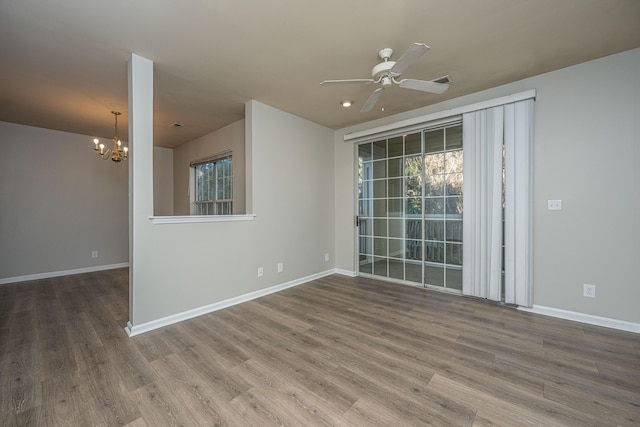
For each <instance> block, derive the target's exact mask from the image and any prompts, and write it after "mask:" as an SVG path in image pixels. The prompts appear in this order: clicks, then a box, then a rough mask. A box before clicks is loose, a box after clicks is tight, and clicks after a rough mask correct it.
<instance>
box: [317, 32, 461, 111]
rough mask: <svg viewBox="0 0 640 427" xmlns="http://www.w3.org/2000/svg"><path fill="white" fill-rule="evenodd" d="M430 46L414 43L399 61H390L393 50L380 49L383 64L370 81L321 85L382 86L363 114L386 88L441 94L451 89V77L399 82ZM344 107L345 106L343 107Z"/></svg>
mask: <svg viewBox="0 0 640 427" xmlns="http://www.w3.org/2000/svg"><path fill="white" fill-rule="evenodd" d="M428 50H429V46H427V45H426V44H424V43H414V44H412V45H411V46H409V48H408V49H407V50H406V51H405V52H404V53H403V54H402V55H401V56H400V59H398V60H397V61H390V59H391V56H392V55H393V49H391V48H384V49H380V51H379V52H378V56H379V57H380V59H381V60H382V62H381V63H379V64H377V65H375V66H374V67H373V69H372V70H371V78H370V79H342V80H325V81H323V82H322V83H320V84H321V85H323V86H324V85H335V84H378V83H380V84H381V87H379V88H377V89H375V90H374V91H373V92H372V93H371V95H370V96H369V99H367V101H366V102H365V103H364V105H363V106H362V108H361V109H360V111H361V112H363V113H366V112H367V111H370V110H371V109H372V108H373V107H374V106H375V105H376V103H377V102H378V100H379V99H380V97H381V96H382V92H383V90H384V89H385V88H388V87H390V86H393V85H398V86H400V87H401V88H404V89H412V90H418V91H421V92H429V93H435V94H441V93H443V92H445V91H446V90H447V89H449V82H450V81H451V79H450V78H449V76H445V77H441V78H439V79H437V80H416V79H402V80H397V77H399V76H400V75H401V74H402V73H403V72H404V71H405V70H406V69H407V68H409V67H410V66H411V64H413V63H414V62H415V61H417V60H418V58H420V57H421V56H422V55H424V54H425V53H427V51H428ZM343 106H344V105H343Z"/></svg>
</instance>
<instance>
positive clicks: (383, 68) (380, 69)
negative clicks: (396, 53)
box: [371, 61, 396, 80]
mask: <svg viewBox="0 0 640 427" xmlns="http://www.w3.org/2000/svg"><path fill="white" fill-rule="evenodd" d="M394 65H396V61H385V62H381V63H379V64H378V65H376V66H375V67H373V69H372V70H371V77H372V78H373V79H374V80H378V77H380V76H383V75H385V74H388V73H389V70H391V68H393V66H394ZM394 77H395V76H394Z"/></svg>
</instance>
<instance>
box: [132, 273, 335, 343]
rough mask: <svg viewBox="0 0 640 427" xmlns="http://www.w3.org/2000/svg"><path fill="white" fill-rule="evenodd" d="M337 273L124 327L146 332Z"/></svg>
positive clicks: (140, 332)
mask: <svg viewBox="0 0 640 427" xmlns="http://www.w3.org/2000/svg"><path fill="white" fill-rule="evenodd" d="M335 273H337V272H336V270H335V269H332V270H327V271H323V272H320V273H316V274H312V275H310V276H305V277H301V278H299V279H296V280H292V281H290V282H286V283H282V284H280V285H276V286H272V287H270V288H266V289H260V290H259V291H255V292H250V293H248V294H244V295H240V296H237V297H233V298H229V299H226V300H224V301H220V302H216V303H213V304H209V305H205V306H203V307H198V308H194V309H192V310H187V311H183V312H182V313H176V314H172V315H171V316H167V317H163V318H160V319H157V320H152V321H150V322H145V323H141V324H139V325H132V324H131V322H130V321H129V322H127V326H126V327H125V328H124V330H125V332H126V333H127V335H129V336H130V337H133V336H135V335H140V334H142V333H145V332H149V331H152V330H154V329H158V328H162V327H164V326H168V325H172V324H174V323H178V322H182V321H183V320H187V319H191V318H194V317H198V316H202V315H203V314H208V313H212V312H214V311H218V310H222V309H223V308H227V307H231V306H233V305H236V304H240V303H243V302H247V301H251V300H253V299H256V298H260V297H263V296H265V295H269V294H273V293H275V292H279V291H283V290H285V289H288V288H292V287H294V286H298V285H302V284H303V283H307V282H310V281H312V280H316V279H320V278H322V277H326V276H330V275H332V274H335Z"/></svg>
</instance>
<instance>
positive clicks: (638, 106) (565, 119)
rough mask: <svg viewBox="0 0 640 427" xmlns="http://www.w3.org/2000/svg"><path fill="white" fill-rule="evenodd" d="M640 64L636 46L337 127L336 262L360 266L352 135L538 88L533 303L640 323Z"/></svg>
mask: <svg viewBox="0 0 640 427" xmlns="http://www.w3.org/2000/svg"><path fill="white" fill-rule="evenodd" d="M639 70H640V49H636V50H632V51H628V52H624V53H621V54H618V55H613V56H610V57H606V58H602V59H598V60H595V61H591V62H588V63H584V64H581V65H577V66H574V67H569V68H565V69H562V70H558V71H555V72H552V73H548V74H544V75H540V76H536V77H533V78H529V79H526V80H522V81H518V82H515V83H512V84H509V85H505V86H501V87H497V88H494V89H490V90H487V91H483V92H480V93H476V94H473V95H469V96H465V97H462V98H458V99H454V100H451V101H446V102H443V103H440V104H437V105H433V106H430V107H427V108H422V109H418V110H414V111H412V112H409V113H406V114H401V115H396V116H393V117H389V118H387V119H384V120H378V121H375V122H370V123H367V124H364V125H360V126H354V127H351V128H348V129H342V130H340V131H337V132H336V135H335V168H336V178H335V182H336V189H335V194H336V196H335V200H336V229H335V233H336V234H335V236H336V255H337V259H336V267H337V268H339V269H344V270H348V271H354V270H355V269H356V264H355V258H354V253H355V228H354V222H353V217H354V215H355V212H356V210H355V206H356V204H355V187H354V182H355V167H354V165H355V162H354V147H353V144H351V143H346V142H344V140H343V136H344V135H345V134H346V133H347V132H353V131H359V130H364V129H369V128H373V127H376V126H380V125H383V124H387V123H393V122H396V121H400V120H403V119H408V118H412V117H418V116H422V115H427V114H431V113H435V112H439V111H445V110H448V109H450V108H454V107H458V106H462V105H469V104H472V103H475V102H479V101H484V100H488V99H492V98H497V97H500V96H505V95H508V94H512V93H517V92H521V91H524V90H528V89H536V90H537V100H536V102H535V115H536V117H535V158H534V277H533V281H534V284H533V298H534V304H536V305H539V306H544V307H551V308H555V309H561V310H568V311H572V312H578V313H584V314H588V315H593V316H601V317H607V318H612V319H616V320H622V321H628V322H635V323H638V322H640V309H639V308H638V302H639V301H640V286H639V283H640V279H638V274H637V271H635V262H636V259H637V258H638V255H640V222H638V217H639V214H638V212H640V172H638V171H639V170H640V169H639V167H638V165H640V142H639V141H640V101H639V100H640V71H639ZM454 81H455V77H454ZM454 84H455V83H454ZM548 199H561V200H562V206H563V210H562V211H559V212H553V211H548V210H547V209H546V205H547V200H548ZM585 283H588V284H594V285H596V298H595V299H589V298H584V297H583V296H582V287H583V284H585Z"/></svg>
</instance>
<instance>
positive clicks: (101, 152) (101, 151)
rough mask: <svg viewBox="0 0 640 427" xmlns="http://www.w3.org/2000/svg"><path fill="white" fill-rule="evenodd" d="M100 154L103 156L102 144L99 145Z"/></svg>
mask: <svg viewBox="0 0 640 427" xmlns="http://www.w3.org/2000/svg"><path fill="white" fill-rule="evenodd" d="M100 154H104V144H100Z"/></svg>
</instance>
